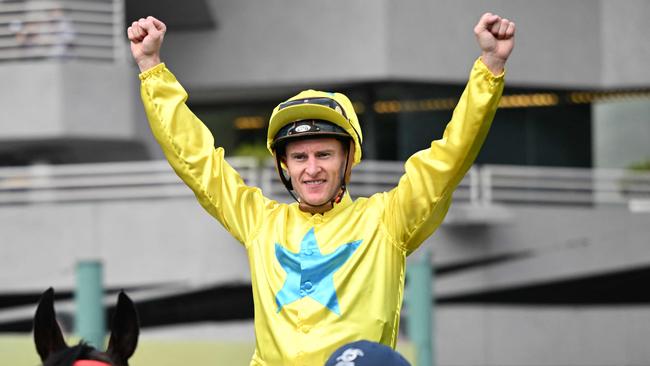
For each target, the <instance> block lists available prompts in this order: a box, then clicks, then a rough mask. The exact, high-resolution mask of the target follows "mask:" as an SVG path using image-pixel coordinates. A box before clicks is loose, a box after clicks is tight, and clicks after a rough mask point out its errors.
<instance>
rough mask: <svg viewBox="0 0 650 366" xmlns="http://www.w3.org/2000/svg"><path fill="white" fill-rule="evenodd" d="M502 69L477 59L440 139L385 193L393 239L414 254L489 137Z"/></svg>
mask: <svg viewBox="0 0 650 366" xmlns="http://www.w3.org/2000/svg"><path fill="white" fill-rule="evenodd" d="M503 85H504V83H503V74H501V75H498V76H494V75H493V74H492V73H491V72H490V71H489V70H488V68H487V67H486V66H485V64H483V62H482V61H481V60H480V59H478V60H476V62H475V63H474V66H473V68H472V71H471V73H470V77H469V81H468V83H467V86H466V87H465V90H464V91H463V94H462V96H461V98H460V100H459V102H458V104H457V105H456V108H455V109H454V113H453V115H452V118H451V121H450V122H449V123H448V124H447V127H446V128H445V132H444V134H443V136H442V138H441V139H440V140H436V141H433V142H432V143H431V147H430V148H428V149H425V150H422V151H419V152H417V153H415V154H414V155H413V156H411V157H410V158H409V159H408V160H407V161H406V163H405V174H404V175H403V176H402V177H401V178H400V181H399V184H398V185H397V187H396V188H394V189H393V190H391V191H390V192H389V193H388V194H387V195H386V196H385V197H386V212H385V214H384V223H385V225H386V228H387V230H388V232H389V234H390V235H391V236H392V237H393V240H394V241H395V242H396V243H397V245H399V246H400V247H402V249H404V250H406V251H407V253H411V252H412V251H414V250H415V249H417V248H418V246H419V245H420V244H421V243H422V242H423V241H424V240H425V239H426V238H427V237H428V236H430V235H431V234H432V233H433V232H434V231H435V230H436V228H437V227H438V226H439V225H440V223H441V222H442V220H443V219H444V217H445V215H446V214H447V210H448V209H449V205H450V204H451V196H452V193H453V191H454V189H456V186H457V185H458V183H460V181H461V179H462V178H463V177H464V176H465V173H466V172H467V171H468V170H469V168H470V167H471V165H472V163H473V162H474V159H476V156H477V155H478V152H479V150H480V149H481V146H482V145H483V141H485V137H486V136H487V133H488V130H489V128H490V125H491V124H492V119H493V118H494V114H495V112H496V109H497V105H498V104H499V99H500V98H501V93H502V92H503Z"/></svg>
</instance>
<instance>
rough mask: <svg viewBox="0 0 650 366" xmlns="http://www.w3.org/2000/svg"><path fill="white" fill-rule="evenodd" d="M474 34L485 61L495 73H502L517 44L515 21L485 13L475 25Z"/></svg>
mask: <svg viewBox="0 0 650 366" xmlns="http://www.w3.org/2000/svg"><path fill="white" fill-rule="evenodd" d="M474 34H475V35H476V40H477V41H478V45H479V46H480V47H481V51H482V54H481V60H483V63H485V65H486V66H487V67H488V68H489V69H490V71H492V73H493V74H495V75H498V74H501V73H502V72H503V68H504V66H505V64H506V61H507V60H508V57H509V56H510V53H511V52H512V49H513V48H514V46H515V23H514V22H511V21H509V20H508V19H505V18H501V17H500V16H498V15H496V14H492V13H485V14H483V16H481V19H479V21H478V23H477V24H476V26H475V27H474Z"/></svg>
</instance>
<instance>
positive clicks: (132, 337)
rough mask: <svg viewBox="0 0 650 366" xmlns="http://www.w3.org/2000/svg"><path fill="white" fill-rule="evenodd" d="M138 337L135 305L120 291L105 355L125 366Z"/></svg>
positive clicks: (138, 329) (138, 327)
mask: <svg viewBox="0 0 650 366" xmlns="http://www.w3.org/2000/svg"><path fill="white" fill-rule="evenodd" d="M139 335H140V324H139V320H138V312H137V310H136V309H135V305H134V304H133V301H131V299H130V298H129V297H128V296H127V295H126V294H125V293H124V291H120V294H119V295H118V300H117V305H116V306H115V313H114V314H113V320H112V322H111V337H110V339H109V341H108V349H107V350H106V353H108V355H109V356H110V357H111V358H112V359H113V360H115V361H118V362H121V363H123V364H125V365H126V361H127V360H128V359H129V357H131V356H132V355H133V352H135V348H136V347H137V345H138V336H139Z"/></svg>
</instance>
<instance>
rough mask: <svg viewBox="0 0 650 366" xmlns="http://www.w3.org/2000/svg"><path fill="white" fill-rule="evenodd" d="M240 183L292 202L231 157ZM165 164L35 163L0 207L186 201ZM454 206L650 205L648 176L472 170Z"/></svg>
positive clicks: (373, 164) (270, 169) (389, 170)
mask: <svg viewBox="0 0 650 366" xmlns="http://www.w3.org/2000/svg"><path fill="white" fill-rule="evenodd" d="M227 160H228V162H229V163H230V164H231V165H232V166H233V167H234V168H235V169H236V170H237V171H238V172H239V173H240V175H241V176H242V178H243V179H244V181H245V182H246V183H247V184H249V185H252V186H258V187H261V188H262V190H263V192H264V194H266V195H267V196H269V197H273V198H276V199H280V200H283V199H286V201H289V200H290V199H289V196H288V194H287V192H286V190H285V188H284V186H283V185H282V182H281V181H280V179H279V177H278V174H277V171H276V170H275V167H274V165H273V164H272V163H269V164H266V165H264V166H262V167H258V163H257V160H255V159H253V158H246V157H230V158H228V159H227ZM403 172H404V165H403V163H402V162H386V161H364V162H362V163H361V164H359V166H358V167H355V169H354V170H353V173H352V183H351V184H350V187H349V190H350V192H351V194H352V195H353V196H355V197H358V196H369V195H371V194H373V193H376V192H383V191H388V190H390V189H392V188H393V187H394V186H395V185H397V183H398V181H399V178H400V177H401V176H402V174H403ZM191 195H192V192H191V191H190V190H189V189H188V188H187V187H186V186H185V185H184V184H183V182H181V180H180V179H179V178H178V177H177V176H176V174H174V172H173V171H172V170H171V168H170V166H169V164H168V163H167V162H166V161H145V162H120V163H96V164H75V165H35V166H30V167H11V168H0V205H12V204H29V203H43V202H78V201H104V200H120V199H152V198H165V197H167V198H174V197H187V196H191ZM454 202H465V203H471V204H476V205H484V206H485V205H492V204H508V205H513V204H536V205H573V206H592V205H621V206H626V207H627V206H629V208H630V209H640V210H643V208H644V207H648V206H649V205H650V172H645V173H644V172H634V171H629V170H616V169H586V168H546V167H526V166H505V165H484V166H480V167H478V166H474V167H472V168H471V169H470V171H469V172H468V174H467V175H466V176H465V178H464V179H463V180H462V181H461V183H460V184H459V186H458V188H457V189H456V191H455V193H454Z"/></svg>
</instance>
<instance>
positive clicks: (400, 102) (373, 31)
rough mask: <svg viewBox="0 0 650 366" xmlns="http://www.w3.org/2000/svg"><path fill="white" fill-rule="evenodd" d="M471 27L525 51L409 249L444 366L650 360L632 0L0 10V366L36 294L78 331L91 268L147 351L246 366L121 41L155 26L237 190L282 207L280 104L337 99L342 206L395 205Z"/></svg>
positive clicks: (234, 252)
mask: <svg viewBox="0 0 650 366" xmlns="http://www.w3.org/2000/svg"><path fill="white" fill-rule="evenodd" d="M485 11H492V12H495V13H498V14H500V15H503V16H506V17H508V18H509V19H512V20H514V21H515V22H516V24H517V35H516V39H517V40H516V46H515V50H514V52H513V55H512V56H511V59H510V60H509V62H508V65H507V75H506V80H507V82H506V89H505V92H504V97H503V99H502V101H501V104H500V108H499V111H498V112H497V114H496V117H495V120H494V124H493V127H492V130H491V132H490V134H489V136H488V138H487V140H486V142H485V145H484V148H483V150H482V151H481V153H480V155H479V157H478V159H477V161H476V164H475V166H474V167H473V168H472V169H471V170H470V172H469V173H468V174H467V176H466V177H465V179H464V180H463V182H462V183H461V185H460V187H459V189H458V190H457V192H456V193H455V196H454V203H453V205H452V208H451V210H450V212H449V214H448V216H447V218H446V220H445V222H444V223H443V225H442V226H441V228H439V229H438V230H437V232H436V233H434V235H433V236H432V237H431V238H429V239H428V240H427V241H426V242H425V243H424V244H423V246H424V247H426V248H429V249H430V250H431V251H432V252H433V256H432V266H433V277H434V281H433V283H432V290H433V294H434V295H433V298H432V307H433V308H434V309H435V310H434V315H435V316H434V319H433V324H432V326H433V329H434V332H435V337H434V344H433V347H434V349H435V355H436V364H437V365H442V366H445V365H449V366H451V365H477V366H496V365H518V366H537V365H546V366H565V365H581V366H601V365H603V366H604V365H638V366H641V365H648V364H650V349H649V348H648V347H647V346H646V340H647V339H648V338H650V295H649V292H648V291H647V289H646V288H645V286H646V285H643V284H644V283H646V284H647V283H648V282H650V240H649V239H648V238H649V237H650V144H649V143H648V141H650V72H648V70H647V60H648V59H650V42H648V40H647V28H648V27H647V18H648V16H649V15H650V3H649V2H647V1H643V0H630V1H625V2H611V1H606V0H567V1H562V2H533V1H515V0H503V1H484V2H473V1H467V0H461V1H451V0H443V1H425V0H409V1H394V0H376V1H365V0H352V1H350V0H349V1H329V2H311V1H302V2H295V1H289V0H271V1H254V0H238V1H223V0H192V1H187V2H180V1H171V0H159V1H154V0H138V1H135V0H133V1H131V0H129V1H125V0H0V77H1V80H3V87H2V88H0V100H1V101H2V104H1V105H2V113H1V114H2V118H0V242H1V244H0V362H1V363H3V364H4V362H2V361H1V360H2V358H3V357H4V356H2V354H5V355H8V354H9V353H8V352H9V350H10V348H11V346H10V344H11V343H9V342H10V341H9V339H10V338H9V337H10V336H11V337H14V336H15V335H18V336H19V337H20V336H26V335H28V333H29V331H30V328H31V319H32V316H33V310H34V306H35V303H36V301H37V299H38V297H39V295H40V293H41V292H42V291H43V290H45V289H46V288H47V287H49V286H53V287H55V288H56V289H57V299H58V302H57V306H58V307H59V309H60V310H59V314H62V316H61V319H60V322H61V323H62V324H63V325H64V326H65V327H66V328H67V329H69V330H72V329H73V328H74V324H73V323H74V316H73V311H74V306H73V297H74V289H75V267H76V265H77V264H78V263H79V262H80V261H89V260H90V261H98V262H99V263H101V264H102V268H103V283H104V286H105V292H106V298H107V299H113V297H114V293H115V292H117V291H118V290H119V289H126V290H127V291H128V292H129V294H130V295H132V297H133V298H134V300H135V301H136V303H137V304H138V309H139V310H140V313H141V323H142V326H143V339H145V340H146V339H148V338H149V339H182V340H203V341H204V340H210V341H214V342H218V343H220V344H222V345H223V344H228V342H233V341H234V342H240V343H241V344H244V345H247V346H244V347H243V349H244V351H242V352H243V353H244V356H243V357H244V359H245V358H246V357H250V354H245V353H246V352H248V351H250V350H251V349H252V348H250V345H252V344H253V343H254V334H253V326H252V316H253V308H252V293H251V288H250V277H249V272H248V261H247V258H246V254H245V252H244V250H243V248H242V246H241V245H240V244H239V243H237V242H236V241H235V240H234V239H233V238H231V237H230V236H229V235H228V234H227V232H226V231H225V230H224V229H223V228H221V226H220V225H219V224H218V223H217V222H216V221H215V220H214V219H212V218H211V217H210V216H209V215H207V214H206V213H205V212H204V211H203V210H202V209H201V208H200V206H199V205H198V203H197V202H196V201H195V199H194V197H193V195H192V193H191V192H190V191H189V189H187V188H186V187H185V186H184V185H183V184H182V183H181V182H180V180H179V179H178V178H177V177H176V176H175V175H174V173H173V172H172V171H171V169H170V167H169V165H168V164H167V163H166V162H165V161H164V160H163V157H162V154H161V153H160V151H159V149H158V147H157V145H156V143H155V141H154V140H153V138H152V137H151V136H150V132H149V129H148V126H147V122H146V118H145V116H144V113H143V111H142V106H141V104H140V100H139V80H138V70H137V67H136V66H135V65H134V64H133V62H132V61H131V58H130V53H129V50H128V43H127V40H126V36H125V29H126V26H127V25H128V24H129V23H130V22H132V21H134V20H137V19H138V18H140V17H144V16H147V15H154V16H156V17H158V18H160V19H162V20H163V21H165V22H166V24H167V26H168V33H167V34H166V36H165V44H164V47H163V59H164V62H165V63H166V65H167V66H168V67H169V68H170V69H171V70H172V71H173V72H174V73H175V75H176V76H177V78H178V79H179V80H180V81H181V83H182V84H183V85H184V87H185V88H186V89H187V91H188V92H189V95H190V97H189V100H188V104H189V105H190V107H191V108H192V110H193V111H194V112H195V113H196V114H197V115H198V116H199V117H200V118H201V120H202V121H203V122H204V123H205V124H206V126H208V128H210V130H211V131H212V132H213V134H214V136H215V143H216V144H217V145H219V146H224V148H225V149H226V151H227V154H228V155H229V157H228V160H229V162H230V163H231V164H232V165H233V166H235V167H236V168H237V169H238V171H239V172H240V173H241V174H242V176H243V177H244V179H245V180H246V181H247V182H248V183H250V184H253V185H257V186H260V187H261V188H262V190H263V191H264V193H265V194H266V195H268V196H270V197H273V198H275V199H278V200H281V201H287V202H289V200H290V197H289V196H288V195H287V194H286V192H285V191H284V188H283V186H282V183H281V182H280V181H279V179H278V178H277V173H276V172H275V171H274V167H273V164H272V163H270V162H269V161H268V160H266V159H265V158H264V157H263V156H264V155H263V154H264V153H265V150H264V142H265V136H266V135H265V133H266V130H265V128H266V126H267V124H268V118H269V116H270V113H271V111H272V109H273V107H274V106H275V105H276V104H277V103H278V102H279V101H282V100H285V99H286V98H287V97H289V96H291V95H294V94H295V93H296V92H297V91H299V90H302V89H305V88H315V89H322V90H337V91H341V92H344V93H346V94H347V95H348V96H350V98H351V99H352V101H353V103H354V105H355V109H356V110H357V112H358V114H359V117H360V122H361V124H362V128H363V131H364V137H365V141H364V151H363V153H364V161H363V162H362V163H361V164H360V166H359V167H358V169H355V171H354V173H353V178H352V181H353V184H352V185H351V187H350V192H351V193H352V195H353V196H366V195H369V194H372V193H374V192H379V191H384V190H387V189H390V188H391V187H392V186H394V185H395V184H396V183H397V180H398V179H399V176H400V175H401V173H402V169H403V161H404V160H405V159H406V158H407V157H408V156H410V155H411V154H412V153H414V152H415V151H418V150H420V149H422V148H425V147H427V146H428V144H429V143H430V141H431V140H433V139H437V138H440V136H441V134H442V131H443V129H444V126H445V124H446V123H447V122H448V120H449V119H450V117H451V113H452V111H453V108H454V106H455V103H456V102H457V100H458V97H459V96H460V93H461V92H462V89H463V87H464V84H465V82H466V79H467V76H468V73H469V69H470V67H471V65H472V63H473V61H474V60H475V59H476V58H477V57H478V51H477V50H478V48H477V46H476V44H475V41H474V35H473V32H472V28H473V26H474V24H475V23H476V21H477V20H478V18H479V17H480V15H481V14H482V13H483V12H485ZM421 252H423V251H422V250H420V251H418V252H416V253H415V254H413V258H412V259H411V260H414V259H417V258H418V257H419V256H421V255H422V253H421ZM107 303H110V301H107ZM406 314H408V307H406V308H405V309H404V314H403V315H406ZM403 323H405V322H403ZM11 339H13V338H11ZM402 339H403V340H404V341H405V342H408V337H407V336H406V335H404V336H403V337H402ZM3 344H4V345H3ZM247 347H249V348H247ZM215 352H216V351H215ZM223 352H226V353H225V354H227V350H224V351H223ZM224 357H225V356H224ZM233 357H234V356H233ZM13 364H17V363H13ZM29 364H33V362H32V363H29Z"/></svg>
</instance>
